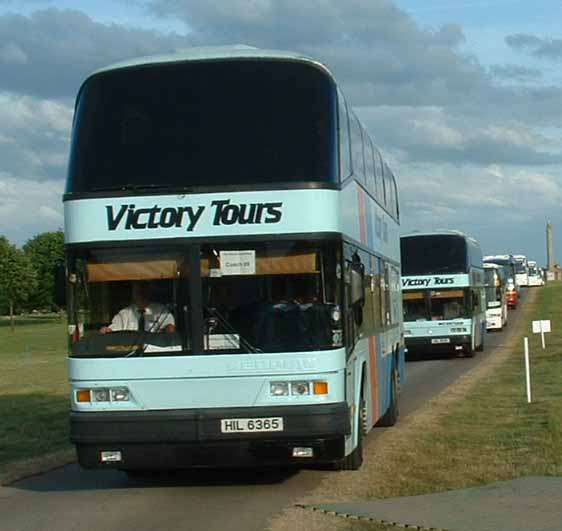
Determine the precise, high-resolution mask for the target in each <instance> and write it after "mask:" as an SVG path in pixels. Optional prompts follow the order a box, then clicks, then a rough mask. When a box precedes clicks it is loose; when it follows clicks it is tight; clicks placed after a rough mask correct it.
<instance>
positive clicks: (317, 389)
mask: <svg viewBox="0 0 562 531" xmlns="http://www.w3.org/2000/svg"><path fill="white" fill-rule="evenodd" d="M314 394H315V395H327V394H328V382H314Z"/></svg>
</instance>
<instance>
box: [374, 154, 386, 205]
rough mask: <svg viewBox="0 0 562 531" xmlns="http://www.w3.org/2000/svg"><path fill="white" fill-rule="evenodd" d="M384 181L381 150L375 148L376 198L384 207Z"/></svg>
mask: <svg viewBox="0 0 562 531" xmlns="http://www.w3.org/2000/svg"><path fill="white" fill-rule="evenodd" d="M382 179H383V171H382V157H381V154H380V153H379V150H378V149H377V148H375V197H376V198H377V201H378V202H379V203H380V204H381V205H384V185H383V182H382Z"/></svg>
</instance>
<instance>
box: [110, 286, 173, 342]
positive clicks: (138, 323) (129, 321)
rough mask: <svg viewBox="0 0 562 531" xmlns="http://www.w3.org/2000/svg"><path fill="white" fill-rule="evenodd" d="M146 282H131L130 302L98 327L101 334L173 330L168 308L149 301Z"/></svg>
mask: <svg viewBox="0 0 562 531" xmlns="http://www.w3.org/2000/svg"><path fill="white" fill-rule="evenodd" d="M150 298H151V286H150V283H148V282H133V289H132V303H131V304H130V305H129V306H127V307H125V308H123V309H122V310H120V311H119V312H118V313H117V314H116V315H115V317H113V319H112V321H111V323H110V324H109V326H102V327H101V328H100V330H99V331H100V333H101V334H108V333H110V332H120V331H123V330H128V331H139V332H140V331H143V332H169V333H172V332H175V331H176V323H175V320H174V316H173V315H172V313H171V312H170V310H169V309H168V308H167V307H166V306H165V305H164V304H160V303H159V302H151V301H150Z"/></svg>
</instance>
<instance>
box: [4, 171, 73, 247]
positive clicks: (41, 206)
mask: <svg viewBox="0 0 562 531" xmlns="http://www.w3.org/2000/svg"><path fill="white" fill-rule="evenodd" d="M62 189H63V183H62V181H61V180H59V181H48V182H40V181H27V180H22V179H18V178H16V177H13V176H10V175H7V174H6V173H3V172H0V227H1V229H0V234H1V235H4V236H6V237H7V238H8V239H9V240H10V241H12V242H14V243H17V244H18V245H22V244H23V243H25V241H26V240H27V239H29V238H31V237H32V236H33V235H35V234H38V233H41V232H45V231H49V230H57V229H59V228H61V227H62V225H63V218H62ZM14 220H17V222H14Z"/></svg>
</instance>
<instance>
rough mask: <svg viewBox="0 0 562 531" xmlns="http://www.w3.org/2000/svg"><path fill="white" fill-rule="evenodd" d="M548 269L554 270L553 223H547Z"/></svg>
mask: <svg viewBox="0 0 562 531" xmlns="http://www.w3.org/2000/svg"><path fill="white" fill-rule="evenodd" d="M546 269H547V271H552V272H554V243H553V238H552V223H551V222H550V221H549V222H548V223H547V224H546Z"/></svg>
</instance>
